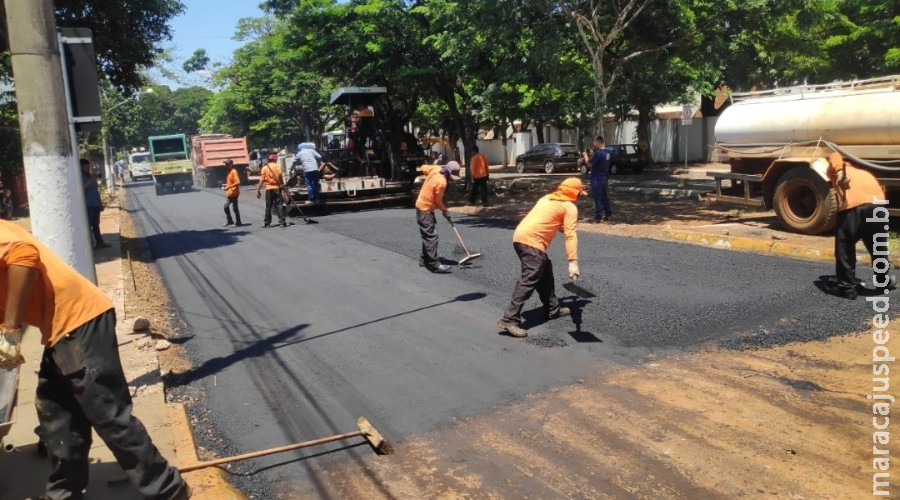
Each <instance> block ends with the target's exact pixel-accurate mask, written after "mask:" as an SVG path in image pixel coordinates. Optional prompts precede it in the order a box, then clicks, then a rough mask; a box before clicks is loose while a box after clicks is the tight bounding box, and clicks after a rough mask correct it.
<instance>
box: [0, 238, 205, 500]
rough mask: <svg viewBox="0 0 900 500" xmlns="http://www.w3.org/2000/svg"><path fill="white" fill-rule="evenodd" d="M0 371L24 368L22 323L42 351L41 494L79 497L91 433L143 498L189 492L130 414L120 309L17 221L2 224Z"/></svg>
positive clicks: (39, 397) (175, 496)
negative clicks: (46, 468) (46, 470)
mask: <svg viewBox="0 0 900 500" xmlns="http://www.w3.org/2000/svg"><path fill="white" fill-rule="evenodd" d="M0 317H2V323H0V368H10V367H14V366H17V365H21V364H23V363H24V362H25V360H24V358H23V357H22V354H21V340H22V328H23V326H24V325H25V324H28V325H32V326H34V327H37V328H38V329H39V330H40V332H41V343H42V344H43V345H44V353H43V357H42V358H41V364H40V370H39V372H38V384H37V391H36V394H35V407H36V409H37V416H38V421H39V422H40V429H41V437H42V440H43V442H44V444H45V445H46V448H47V454H48V455H49V457H50V476H49V478H48V480H47V487H46V493H45V498H82V495H83V491H84V490H85V488H87V486H88V471H89V468H88V463H89V461H88V453H89V452H90V449H91V429H92V428H93V429H94V430H95V431H96V432H97V435H99V436H100V438H101V439H102V440H103V442H104V443H106V445H107V446H108V447H109V449H110V451H112V453H113V455H114V456H115V457H116V461H117V462H118V463H119V465H120V466H121V467H122V470H123V471H124V472H125V475H126V476H127V477H128V479H129V480H130V481H131V483H132V484H133V485H134V486H135V487H136V488H137V490H138V491H139V492H140V493H141V494H142V495H143V496H145V497H147V498H157V499H185V498H189V497H190V488H189V487H188V486H187V484H186V483H185V482H184V480H183V479H182V478H181V475H180V474H179V473H178V470H177V469H175V468H174V467H172V466H171V465H169V464H168V463H167V462H166V460H165V459H164V458H163V457H162V455H160V453H159V450H158V449H157V448H156V446H154V445H153V442H152V441H151V439H150V436H149V435H148V434H147V430H146V429H145V428H144V426H143V424H142V423H141V422H140V420H138V419H137V418H136V417H134V416H133V415H132V413H131V412H132V400H131V394H130V392H129V391H128V382H127V381H126V379H125V374H124V373H123V371H122V363H121V361H120V359H119V350H118V341H117V339H116V311H115V308H114V307H113V304H112V302H110V300H109V299H108V298H107V297H106V294H104V293H103V292H102V291H101V290H100V289H99V288H97V286H96V285H94V284H93V283H91V282H89V281H88V280H87V279H85V278H84V277H83V276H81V275H80V274H79V273H78V272H77V271H75V270H74V269H73V268H72V267H70V266H69V265H68V264H66V263H65V262H64V261H63V260H62V259H61V258H60V257H59V256H57V255H56V254H55V253H53V252H52V251H51V250H50V249H48V248H47V247H46V246H44V245H43V244H41V243H40V242H39V241H38V240H37V239H36V238H35V237H34V236H32V235H31V234H29V233H28V232H27V231H25V230H24V229H22V228H21V227H19V226H18V225H16V224H14V223H12V222H7V221H0Z"/></svg>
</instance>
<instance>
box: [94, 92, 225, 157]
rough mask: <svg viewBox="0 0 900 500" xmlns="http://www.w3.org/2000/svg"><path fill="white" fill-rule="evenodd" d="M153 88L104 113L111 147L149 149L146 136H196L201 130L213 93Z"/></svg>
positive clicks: (128, 149) (120, 149) (121, 149)
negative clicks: (201, 123) (149, 91)
mask: <svg viewBox="0 0 900 500" xmlns="http://www.w3.org/2000/svg"><path fill="white" fill-rule="evenodd" d="M152 89H153V92H152V93H146V94H141V95H139V96H138V97H137V98H135V99H132V100H129V101H125V102H124V103H123V104H121V105H115V103H112V104H113V105H114V106H115V107H113V108H110V111H109V112H108V113H105V114H104V117H105V120H106V127H107V142H108V144H109V145H110V146H113V147H115V148H116V149H117V150H119V151H122V152H125V151H130V150H131V149H133V148H138V147H147V137H149V136H151V135H165V134H188V135H193V134H196V133H198V132H199V131H200V130H201V129H200V125H199V121H200V117H201V116H202V115H203V113H204V112H205V110H206V107H207V105H208V103H209V101H210V99H212V97H213V93H212V91H210V90H207V89H204V88H200V87H187V88H181V89H177V90H175V91H172V90H170V89H169V88H168V87H166V86H162V85H157V86H153V87H152ZM203 132H217V131H208V130H203Z"/></svg>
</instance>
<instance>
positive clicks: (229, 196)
mask: <svg viewBox="0 0 900 500" xmlns="http://www.w3.org/2000/svg"><path fill="white" fill-rule="evenodd" d="M225 168H227V169H228V177H226V178H225V184H222V189H223V190H224V191H225V199H226V201H225V218H226V220H225V227H231V226H234V225H238V226H243V225H244V224H243V223H241V209H240V207H239V206H238V197H239V196H240V195H241V177H240V176H239V175H238V171H237V167H235V166H234V160H231V159H227V160H225ZM231 207H234V219H232V218H231ZM235 221H237V224H235Z"/></svg>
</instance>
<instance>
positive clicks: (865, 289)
mask: <svg viewBox="0 0 900 500" xmlns="http://www.w3.org/2000/svg"><path fill="white" fill-rule="evenodd" d="M896 288H897V278H895V277H894V276H889V277H888V282H887V285H885V286H875V285H874V284H871V283H866V282H865V281H863V280H861V279H857V280H856V291H857V292H859V293H862V294H863V295H866V294H869V295H871V294H872V293H885V292H888V291H890V290H895V289H896Z"/></svg>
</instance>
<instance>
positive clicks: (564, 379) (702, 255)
mask: <svg viewBox="0 0 900 500" xmlns="http://www.w3.org/2000/svg"><path fill="white" fill-rule="evenodd" d="M242 189H243V191H242V195H241V198H240V201H241V209H242V216H243V221H244V223H250V225H247V226H244V227H239V228H223V227H222V224H223V223H224V214H223V213H222V205H223V203H224V196H223V194H222V192H221V191H219V190H196V189H195V190H194V191H192V192H187V193H178V194H170V195H163V196H155V195H154V190H153V187H152V184H150V183H134V184H130V185H128V186H127V187H126V189H125V190H124V191H125V194H126V199H127V201H126V202H125V207H126V208H127V209H128V210H131V211H132V213H133V214H134V215H135V216H136V218H137V221H138V222H139V227H140V231H142V234H143V236H144V237H145V238H146V241H147V243H148V244H149V249H150V252H152V257H153V258H155V260H156V263H157V265H158V268H159V270H160V272H161V274H162V276H163V278H164V280H165V282H166V286H167V287H168V289H169V291H170V294H171V296H172V300H173V302H174V303H175V304H176V306H177V308H178V310H179V313H180V315H181V317H182V319H183V320H184V321H185V323H186V330H185V331H184V332H182V336H183V338H182V339H179V340H178V342H183V345H184V346H185V347H186V349H187V352H188V354H189V356H190V358H191V362H192V364H193V366H194V369H193V371H192V372H190V373H189V374H188V375H186V376H184V377H181V378H180V379H178V380H176V381H175V385H176V386H185V387H188V386H189V387H193V388H202V389H203V391H204V392H205V393H206V394H207V397H206V400H205V406H206V408H207V409H208V413H207V414H206V415H207V416H208V417H209V419H210V423H209V425H210V426H211V427H212V429H213V432H212V435H214V436H217V437H219V438H221V443H220V442H217V441H214V440H211V439H209V436H208V435H207V433H205V432H202V433H201V432H198V429H195V435H197V437H198V444H199V445H201V446H204V447H206V448H208V449H212V450H214V451H216V453H218V454H219V455H220V456H226V455H231V454H237V453H246V452H250V451H255V450H260V449H264V448H270V447H274V446H281V445H284V444H289V443H293V442H298V441H304V440H308V439H314V438H318V437H323V436H327V435H331V434H336V433H344V432H350V431H353V430H355V428H356V427H355V422H356V418H357V417H358V416H360V415H364V416H366V417H367V418H368V419H369V420H370V421H371V422H372V423H373V424H374V425H375V426H376V427H377V428H378V429H379V430H380V431H381V432H382V433H383V434H385V435H386V436H387V437H388V438H390V439H391V440H392V441H394V442H395V443H397V442H400V443H402V441H403V440H404V439H406V438H410V437H413V436H414V435H417V434H419V433H422V432H426V431H429V430H434V429H438V428H442V427H446V426H449V425H451V424H452V423H453V422H454V421H455V420H456V419H461V418H466V417H470V416H475V415H478V414H481V413H484V412H486V411H488V410H490V409H492V408H495V407H497V406H501V405H504V404H507V403H510V402H512V401H515V400H517V399H520V398H522V397H524V396H525V395H527V394H530V393H535V392H540V391H545V390H548V389H550V388H553V387H557V386H561V385H566V384H570V383H573V382H575V381H576V380H578V379H579V378H583V377H585V376H588V375H589V374H592V373H596V371H597V370H603V369H607V368H609V367H611V366H614V365H615V364H616V363H634V362H639V361H640V360H641V359H642V357H643V356H644V355H645V354H646V353H648V352H655V353H663V354H664V353H667V352H671V351H673V350H675V351H678V350H681V349H684V348H693V347H697V346H704V345H710V344H713V343H717V342H721V341H723V340H724V341H726V342H725V343H726V345H729V346H733V345H739V344H743V343H744V342H746V341H748V340H749V342H750V343H752V344H754V345H765V344H768V343H783V342H788V341H794V340H803V339H809V338H823V337H827V336H830V335H835V334H840V333H844V332H851V331H859V330H863V329H865V328H866V326H865V322H866V320H867V319H869V318H871V316H872V310H871V306H870V305H869V304H867V303H866V302H865V301H863V300H862V299H860V300H857V301H856V302H850V301H847V300H844V299H839V298H836V297H832V296H829V295H826V294H824V293H822V292H821V291H820V290H818V289H817V288H816V286H815V284H814V282H815V281H816V280H818V279H820V277H821V276H827V275H830V274H833V265H831V264H827V263H812V262H805V261H796V260H790V259H780V258H775V257H764V256H757V255H753V254H746V253H737V252H728V251H720V250H713V249H708V248H703V247H698V246H690V245H681V244H674V243H666V242H660V241H655V240H646V239H630V238H620V237H612V236H607V235H598V234H590V233H587V232H584V231H582V232H580V233H579V242H580V244H579V256H580V261H579V262H580V267H581V271H582V276H581V279H580V282H581V283H583V284H584V285H586V286H588V287H590V288H593V289H594V291H595V292H596V293H597V295H598V298H596V299H592V300H591V301H584V300H580V301H575V299H574V297H572V296H571V295H570V294H569V293H568V292H566V291H565V290H563V289H562V287H561V285H562V283H564V282H565V281H566V280H567V278H566V276H565V273H566V259H565V252H564V249H563V241H562V237H561V235H560V237H558V238H557V239H556V241H555V242H554V243H553V246H552V247H551V249H550V255H551V258H552V259H553V262H554V264H555V268H554V270H555V275H556V280H557V293H558V294H559V296H560V297H561V298H563V300H564V302H565V303H566V304H568V305H570V306H573V307H574V308H575V314H574V315H573V317H571V318H563V319H559V320H555V321H553V322H550V323H547V322H545V321H544V320H543V319H542V318H541V314H540V312H541V308H540V303H539V301H538V300H537V297H536V296H535V297H533V298H532V299H531V301H530V302H529V303H528V304H527V305H526V308H525V311H526V315H525V319H526V323H525V325H524V326H526V327H527V328H529V334H530V336H529V338H528V339H525V340H520V339H513V338H511V337H508V336H503V335H499V334H498V330H497V328H496V321H497V319H498V318H499V317H500V314H501V312H502V309H503V307H504V306H505V305H506V303H507V301H508V300H509V295H510V293H511V291H512V287H513V284H514V281H515V278H516V276H517V274H518V260H517V258H516V256H515V252H514V251H513V248H512V242H511V240H512V230H513V229H514V225H513V224H510V223H507V222H504V221H498V220H487V219H479V218H476V217H463V216H460V217H456V218H455V220H454V222H455V223H456V225H457V228H458V229H459V230H460V232H461V234H462V236H463V238H464V239H465V241H466V244H467V245H468V246H469V248H470V250H472V251H473V252H481V253H483V257H482V258H481V259H478V260H476V261H474V262H473V264H472V265H470V266H466V267H464V268H454V270H453V273H452V274H450V275H434V274H431V273H428V272H427V271H425V270H424V269H422V268H419V267H418V265H417V262H416V259H417V258H418V254H419V251H420V245H421V240H420V239H419V234H418V228H417V226H416V223H415V215H414V210H413V209H412V208H397V209H383V210H372V211H362V212H350V213H341V214H331V215H316V216H312V218H313V219H315V220H317V221H318V222H319V224H317V225H306V224H304V222H303V219H301V218H299V217H291V218H290V220H291V221H292V222H293V223H294V224H295V225H292V226H291V227H288V228H280V227H277V228H268V229H266V228H263V227H262V217H263V204H262V200H257V199H256V197H255V195H254V189H255V187H243V188H242ZM275 220H276V221H277V218H276V219H275ZM438 228H439V232H440V249H441V255H442V256H444V257H445V259H446V261H445V262H451V261H453V259H457V258H460V257H462V256H463V255H464V253H462V252H461V251H457V250H456V249H457V243H456V238H455V236H454V234H453V233H452V231H451V230H450V227H449V225H448V224H447V223H446V222H445V221H444V220H443V219H442V218H440V217H439V219H438ZM866 272H868V271H866ZM860 274H861V277H867V276H866V275H865V273H862V272H861V273H860ZM895 303H896V302H895ZM576 320H577V323H576ZM174 390H176V391H177V390H179V388H178V387H175V388H174ZM192 411H194V412H195V415H196V414H197V409H192ZM357 442H358V441H352V442H342V443H335V444H332V445H325V446H319V447H315V448H312V449H309V450H306V451H300V452H291V453H286V454H281V455H273V456H269V457H266V458H261V459H257V460H253V461H249V462H243V463H240V464H238V465H236V466H235V467H234V468H232V470H233V471H235V472H237V474H236V475H235V476H234V479H235V482H236V484H237V485H238V486H239V487H241V488H242V489H244V490H245V491H246V492H247V493H251V494H254V495H255V496H256V497H257V498H267V497H270V496H271V493H272V490H271V488H272V486H271V485H273V484H278V483H284V482H287V483H292V484H296V485H302V487H304V488H306V489H309V490H312V491H315V490H316V488H317V484H318V483H319V476H318V472H317V471H316V470H315V469H314V467H316V466H317V464H318V465H321V464H323V461H327V460H329V459H346V458H348V457H353V456H358V455H359V454H365V453H369V451H368V448H366V447H364V446H363V447H361V446H349V445H353V444H356V443H357ZM342 447H347V448H346V449H342ZM334 450H340V451H338V452H336V453H328V452H329V451H334ZM301 457H306V458H305V459H300V458H301Z"/></svg>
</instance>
